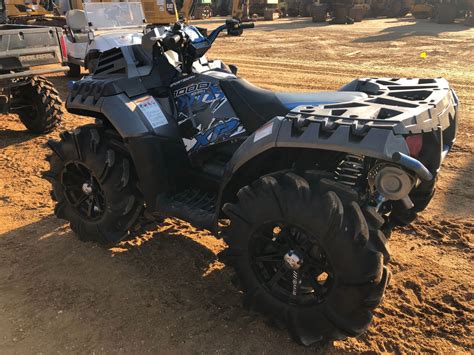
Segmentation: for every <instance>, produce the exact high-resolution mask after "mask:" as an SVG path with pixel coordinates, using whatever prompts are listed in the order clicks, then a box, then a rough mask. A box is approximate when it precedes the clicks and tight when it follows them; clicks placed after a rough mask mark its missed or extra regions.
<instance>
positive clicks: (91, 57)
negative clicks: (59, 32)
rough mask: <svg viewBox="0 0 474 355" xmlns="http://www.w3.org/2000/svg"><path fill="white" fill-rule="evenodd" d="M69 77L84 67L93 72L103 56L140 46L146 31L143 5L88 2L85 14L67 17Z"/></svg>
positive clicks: (71, 13)
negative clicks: (110, 50) (115, 48)
mask: <svg viewBox="0 0 474 355" xmlns="http://www.w3.org/2000/svg"><path fill="white" fill-rule="evenodd" d="M66 23H67V27H66V33H67V37H66V38H67V39H66V40H67V49H68V56H67V57H68V65H69V68H70V71H69V73H68V76H71V77H77V76H79V75H80V73H81V67H85V68H86V69H88V70H89V72H93V71H94V69H95V65H96V64H97V61H98V59H99V56H100V54H101V53H102V52H104V51H106V50H108V49H111V48H114V47H122V46H128V45H131V44H140V43H141V41H142V36H143V32H144V30H145V28H146V21H145V15H144V13H143V8H142V4H141V3H140V2H94V3H93V2H84V10H69V11H68V12H67V13H66Z"/></svg>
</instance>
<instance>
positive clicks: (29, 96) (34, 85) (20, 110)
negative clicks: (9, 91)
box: [12, 76, 63, 134]
mask: <svg viewBox="0 0 474 355" xmlns="http://www.w3.org/2000/svg"><path fill="white" fill-rule="evenodd" d="M12 111H13V112H15V113H17V114H18V116H19V117H20V120H21V122H22V123H23V124H24V125H25V127H26V128H27V129H28V130H29V131H31V132H33V133H36V134H44V133H49V132H51V131H52V130H54V128H55V127H56V126H57V125H58V124H59V123H60V122H61V119H62V116H63V109H62V101H61V99H60V97H59V93H58V91H57V90H56V89H55V88H54V86H53V84H52V83H51V82H50V81H49V80H46V79H45V78H43V77H41V76H37V77H33V78H31V80H29V81H28V82H27V83H26V84H25V85H21V86H18V87H16V88H15V89H14V90H13V99H12Z"/></svg>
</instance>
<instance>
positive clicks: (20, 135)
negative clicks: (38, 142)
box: [0, 117, 37, 149]
mask: <svg viewBox="0 0 474 355" xmlns="http://www.w3.org/2000/svg"><path fill="white" fill-rule="evenodd" d="M1 119H2V118H1V117H0V120H1ZM36 137H37V135H35V134H33V133H30V132H29V131H28V130H27V129H26V128H25V130H23V131H16V130H12V129H0V149H4V148H7V147H9V146H11V145H15V144H19V143H23V142H27V141H29V140H31V139H34V138H36Z"/></svg>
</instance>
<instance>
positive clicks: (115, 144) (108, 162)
mask: <svg viewBox="0 0 474 355" xmlns="http://www.w3.org/2000/svg"><path fill="white" fill-rule="evenodd" d="M112 133H113V132H112ZM113 137H114V135H113ZM48 144H49V146H50V148H51V149H52V150H53V153H52V154H51V155H50V156H49V162H50V171H48V172H47V173H46V174H45V177H46V178H48V179H49V180H50V181H51V183H52V187H53V194H52V196H53V198H54V200H56V201H57V204H56V207H55V211H54V212H55V214H56V216H57V217H58V218H62V219H65V220H67V221H69V222H70V224H71V229H72V230H73V231H74V232H76V234H77V235H78V236H79V239H81V240H83V241H94V242H98V243H100V244H109V243H116V242H118V241H120V240H121V239H123V238H124V237H125V236H126V235H127V234H128V232H129V230H130V229H131V228H132V227H133V226H134V224H135V223H136V222H137V220H138V217H139V215H140V213H141V211H142V207H143V202H142V199H141V197H140V193H139V191H138V188H137V179H136V177H135V173H134V170H133V165H132V162H131V160H130V158H129V157H128V156H127V154H126V150H125V149H121V148H120V147H121V146H122V145H121V143H120V141H118V140H116V139H115V138H111V137H110V136H109V135H108V134H106V131H104V129H103V128H102V127H99V126H95V125H88V126H83V127H80V128H78V129H76V130H75V131H74V133H72V134H71V133H69V132H63V133H62V134H61V140H60V141H59V142H58V141H52V140H50V141H49V142H48Z"/></svg>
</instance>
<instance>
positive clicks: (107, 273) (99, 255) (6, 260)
mask: <svg viewBox="0 0 474 355" xmlns="http://www.w3.org/2000/svg"><path fill="white" fill-rule="evenodd" d="M141 238H143V239H141V241H140V242H139V239H137V238H136V239H135V240H132V241H131V242H126V243H122V244H120V245H117V246H115V247H114V248H109V249H107V248H102V247H98V246H97V245H95V244H93V243H82V242H80V241H78V240H77V238H76V237H75V236H74V234H73V233H72V232H71V231H70V229H69V227H68V226H67V225H66V224H64V223H63V221H60V220H58V219H56V218H54V217H53V216H48V217H45V218H43V219H41V220H39V221H37V222H34V223H31V224H28V225H26V226H23V227H20V228H17V229H15V230H12V231H9V232H7V233H4V234H2V235H0V257H1V260H2V265H3V267H2V268H0V279H2V280H3V281H2V284H1V285H0V304H1V306H0V308H1V310H2V311H3V315H4V316H2V318H3V320H0V331H2V330H3V329H6V333H5V336H4V337H3V339H0V347H1V348H2V349H4V350H5V351H8V350H15V351H17V352H25V351H27V352H28V351H35V352H38V351H40V350H41V351H43V352H44V351H46V352H53V351H60V350H71V349H72V350H74V351H78V352H92V351H97V350H98V351H101V349H102V351H105V352H115V351H124V352H135V353H144V352H150V351H151V352H157V351H160V352H168V351H178V352H196V351H202V352H215V351H223V352H229V351H231V352H232V351H237V352H259V351H262V349H265V350H266V351H278V352H282V351H283V352H293V351H298V352H303V353H305V352H311V353H314V352H315V351H316V352H320V351H321V352H328V351H332V350H333V347H332V346H329V345H325V346H322V347H321V346H313V347H311V348H303V347H300V346H298V345H296V344H295V343H294V342H293V341H292V340H291V339H290V338H289V336H288V334H287V332H286V331H284V330H281V329H277V328H275V327H272V326H270V325H269V324H267V323H266V322H265V320H264V319H263V317H261V316H258V315H255V314H250V313H249V312H247V311H246V310H244V309H243V307H242V303H241V301H242V300H241V297H242V296H241V294H240V293H239V292H238V291H237V290H236V289H235V288H234V287H233V286H232V285H231V283H230V278H231V273H230V272H229V270H227V268H223V267H222V265H219V264H218V262H217V259H216V255H215V250H211V249H210V248H208V247H206V245H205V244H206V243H208V240H207V239H208V238H210V236H208V235H207V234H206V233H204V232H202V231H199V230H195V229H192V227H189V226H188V225H186V224H181V223H180V222H177V221H175V220H166V221H165V222H164V224H162V225H160V226H158V227H157V229H156V231H153V232H148V233H147V235H146V236H145V237H141ZM211 247H212V246H211ZM20 328H21V334H20V333H19V331H18V329H20ZM66 329H67V331H65V330H66ZM17 333H18V334H20V335H18V334H17ZM20 336H21V337H20ZM19 337H20V338H19ZM10 339H16V340H15V341H13V340H10ZM18 339H20V340H18Z"/></svg>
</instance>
